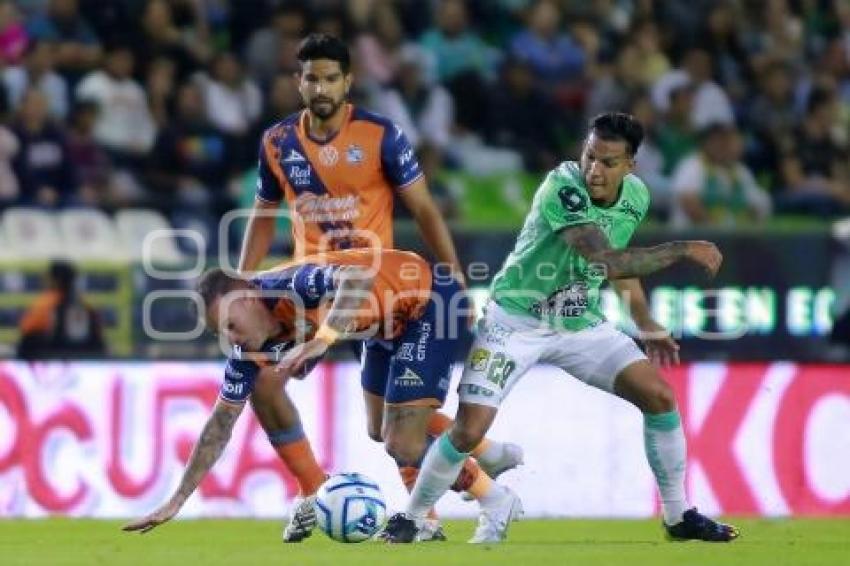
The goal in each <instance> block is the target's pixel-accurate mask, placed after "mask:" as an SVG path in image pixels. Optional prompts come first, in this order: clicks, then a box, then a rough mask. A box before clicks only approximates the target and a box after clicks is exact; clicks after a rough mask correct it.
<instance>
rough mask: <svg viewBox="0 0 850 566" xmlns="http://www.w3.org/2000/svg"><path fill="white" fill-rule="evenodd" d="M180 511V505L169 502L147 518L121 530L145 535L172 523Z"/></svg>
mask: <svg viewBox="0 0 850 566" xmlns="http://www.w3.org/2000/svg"><path fill="white" fill-rule="evenodd" d="M178 511H180V505H179V504H178V503H176V502H174V501H169V502H168V503H166V504H165V505H163V506H162V507H160V508H159V509H157V510H156V511H154V512H153V513H151V514H150V515H148V516H147V517H142V518H141V519H137V520H135V521H133V522H132V523H127V524H126V525H124V526H123V527H122V528H121V530H123V531H127V532H131V531H139V533H140V534H145V533H146V532H148V531H151V530H153V529H155V528H156V527H158V526H159V525H161V524H163V523H165V522H168V521H170V520H171V519H172V518H173V517H174V516H175V515H176V514H177V512H178Z"/></svg>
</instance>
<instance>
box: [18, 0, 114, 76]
mask: <svg viewBox="0 0 850 566" xmlns="http://www.w3.org/2000/svg"><path fill="white" fill-rule="evenodd" d="M27 28H28V32H29V35H30V37H31V38H32V39H34V40H40V41H47V42H50V43H51V44H52V45H55V61H56V68H57V69H58V70H59V72H60V73H62V74H63V75H64V76H65V78H67V79H68V80H69V81H70V82H71V83H72V84H73V83H75V82H76V81H77V79H78V78H79V77H81V76H82V75H83V74H84V73H85V72H87V71H89V70H91V69H93V68H94V67H95V66H96V65H97V64H98V62H99V61H100V55H101V52H100V44H99V41H98V38H97V36H96V35H95V33H94V30H93V29H92V27H91V26H90V25H89V24H88V22H86V20H85V19H84V18H83V17H82V15H81V14H80V10H79V6H78V4H77V0H50V3H49V4H48V6H47V13H46V14H45V15H43V16H36V17H34V18H33V19H32V20H31V21H30V22H29V24H28V26H27Z"/></svg>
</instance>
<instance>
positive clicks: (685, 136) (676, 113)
mask: <svg viewBox="0 0 850 566" xmlns="http://www.w3.org/2000/svg"><path fill="white" fill-rule="evenodd" d="M667 100H668V102H667V104H666V107H667V109H666V111H660V114H661V120H660V121H659V124H658V149H659V150H661V155H662V156H663V157H664V169H663V171H664V174H665V175H670V174H672V172H673V170H674V169H675V168H676V166H677V165H678V164H679V161H681V160H682V158H683V157H684V156H686V155H688V154H690V153H691V152H692V151H693V150H694V149H695V148H696V145H697V140H696V131H695V129H694V126H693V122H692V120H691V116H692V115H693V106H694V87H693V84H691V81H690V79H688V78H687V77H685V76H679V82H678V84H675V85H670V91H669V94H668V96H667ZM653 102H654V101H653ZM656 108H657V104H656Z"/></svg>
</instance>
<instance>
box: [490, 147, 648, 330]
mask: <svg viewBox="0 0 850 566" xmlns="http://www.w3.org/2000/svg"><path fill="white" fill-rule="evenodd" d="M648 208H649V191H648V190H647V188H646V185H644V184H643V181H641V180H640V179H638V178H637V177H636V176H635V175H631V174H630V175H626V177H625V178H624V179H623V184H622V186H621V188H620V194H619V196H618V198H617V201H616V202H615V203H614V204H612V205H611V206H607V207H601V206H595V205H594V204H593V202H592V201H591V200H590V195H589V194H588V191H587V185H586V184H585V181H584V176H583V175H582V174H581V169H580V167H579V164H578V163H576V162H574V161H566V162H564V163H562V164H561V165H560V166H558V167H557V168H556V169H553V170H552V171H550V172H549V174H548V175H547V176H546V179H545V180H544V181H543V183H542V184H541V185H540V187H539V188H538V189H537V194H535V195H534V201H533V202H532V204H531V212H529V214H528V216H527V217H526V219H525V225H524V226H523V227H522V232H520V235H519V238H518V239H517V242H516V246H515V247H514V250H513V251H512V252H511V254H510V255H509V256H508V258H507V259H506V260H505V264H504V265H503V266H502V269H501V270H500V271H499V273H497V274H496V277H495V279H494V280H493V284H492V286H491V288H490V293H491V295H492V297H493V300H495V301H496V303H498V304H499V306H501V307H502V308H503V309H505V310H507V311H508V312H510V313H514V314H520V315H530V316H533V317H536V318H539V319H541V320H544V321H546V323H547V324H548V325H549V326H552V327H553V328H556V329H562V330H569V331H577V330H582V329H584V328H588V327H590V326H595V325H596V324H598V323H599V322H601V321H603V320H605V317H604V316H603V314H602V311H601V307H600V304H599V287H600V286H601V285H602V282H603V281H605V279H606V275H605V269H604V266H600V265H594V264H588V262H587V260H585V259H584V258H583V257H582V256H581V255H580V254H579V253H578V252H577V251H576V250H574V249H573V248H572V247H570V246H569V245H568V244H567V243H566V242H565V241H564V240H563V239H562V237H561V235H560V231H561V230H563V229H564V228H567V227H569V226H576V225H578V224H588V223H592V224H595V225H596V226H598V227H599V228H600V229H601V230H602V232H604V233H605V235H606V236H607V237H608V241H609V242H610V245H611V247H612V248H615V249H622V248H625V247H626V245H627V244H628V243H629V239H631V237H632V234H634V231H635V229H636V228H637V227H638V225H639V224H640V222H641V220H643V217H644V215H646V211H647V209H648Z"/></svg>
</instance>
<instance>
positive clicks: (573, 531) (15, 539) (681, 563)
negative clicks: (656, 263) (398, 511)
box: [0, 519, 850, 566]
mask: <svg viewBox="0 0 850 566" xmlns="http://www.w3.org/2000/svg"><path fill="white" fill-rule="evenodd" d="M734 522H735V523H736V524H737V525H738V526H740V528H741V531H742V533H743V536H742V538H741V539H739V540H738V541H736V542H734V543H732V544H706V543H694V542H692V543H670V542H666V541H665V540H664V539H663V538H662V533H661V529H660V528H659V524H658V522H657V521H608V520H598V521H595V520H591V521H588V520H545V521H541V520H527V521H521V522H519V523H515V524H514V525H513V526H512V527H511V531H510V540H509V541H507V542H506V543H503V544H501V545H495V546H483V547H482V546H472V545H469V544H466V542H465V541H466V539H467V538H469V537H470V536H471V534H472V531H473V528H474V523H473V522H472V521H449V522H448V523H447V534H448V536H449V542H445V543H429V544H417V545H400V546H388V545H385V544H381V543H372V542H366V543H361V544H339V543H335V542H332V541H331V540H329V539H328V538H326V537H325V536H324V535H323V534H322V533H320V532H316V533H314V535H313V537H312V538H310V539H308V540H307V541H305V542H304V543H301V544H293V545H284V544H283V543H281V542H280V538H279V537H280V527H281V524H280V523H279V522H275V521H248V520H189V521H175V522H172V523H169V524H166V525H163V526H161V527H159V528H158V529H156V530H154V531H153V532H151V533H148V534H146V535H138V534H131V533H123V532H121V531H120V530H119V528H120V525H121V523H120V522H116V521H94V520H80V519H48V520H32V521H21V520H0V564H3V566H17V565H27V566H33V565H41V564H46V565H51V566H54V565H56V566H60V565H71V564H79V565H85V566H97V565H103V566H124V565H135V564H145V565H147V564H152V565H157V566H159V565H167V564H180V565H186V566H216V565H219V564H222V565H229V566H233V565H239V566H242V565H253V564H257V565H262V566H266V565H275V564H288V565H297V566H308V565H313V564H317V565H318V564H321V565H334V566H335V565H362V566H383V565H388V566H389V565H392V566H397V565H404V566H408V565H417V564H422V565H427V566H443V565H458V566H460V565H463V566H478V565H482V566H496V565H501V564H509V565H511V566H527V565H528V566H543V565H545V564H568V565H575V566H584V565H609V564H610V565H617V566H644V565H646V566H661V565H665V564H671V565H677V566H695V565H707V566H724V565H740V566H762V565H764V566H780V565H785V564H788V565H794V566H797V565H809V564H811V565H815V564H817V565H821V564H822V565H829V566H843V565H850V519H837V520H756V519H745V520H740V521H734Z"/></svg>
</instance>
